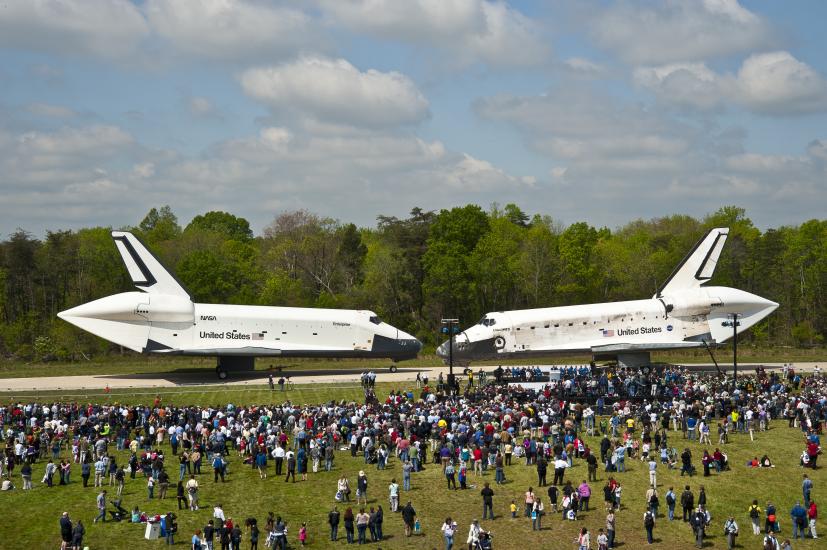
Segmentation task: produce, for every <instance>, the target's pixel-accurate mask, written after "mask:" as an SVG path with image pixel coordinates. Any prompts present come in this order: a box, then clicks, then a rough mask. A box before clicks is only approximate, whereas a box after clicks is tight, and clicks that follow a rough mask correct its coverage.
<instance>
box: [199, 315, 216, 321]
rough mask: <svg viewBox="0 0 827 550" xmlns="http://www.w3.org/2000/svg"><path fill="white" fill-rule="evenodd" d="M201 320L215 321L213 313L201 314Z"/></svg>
mask: <svg viewBox="0 0 827 550" xmlns="http://www.w3.org/2000/svg"><path fill="white" fill-rule="evenodd" d="M201 320H202V321H215V315H202V316H201Z"/></svg>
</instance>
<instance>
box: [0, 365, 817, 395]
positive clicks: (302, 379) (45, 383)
mask: <svg viewBox="0 0 827 550" xmlns="http://www.w3.org/2000/svg"><path fill="white" fill-rule="evenodd" d="M817 365H819V363H817V362H815V363H794V364H793V366H794V367H795V369H796V370H799V371H804V372H808V371H812V370H813V369H814V368H815V367H816V366H817ZM756 366H757V364H755V363H744V364H741V365H738V372H739V373H740V374H751V373H753V372H754V369H755V367H756ZM764 366H765V368H767V369H780V368H782V367H783V363H765V364H764ZM825 366H827V365H825V363H822V364H821V368H822V369H824V367H825ZM543 367H545V366H543ZM689 367H690V368H692V369H693V370H699V371H702V372H715V365H713V364H711V363H710V364H697V365H689ZM720 367H721V369H722V370H724V371H725V372H726V373H727V374H728V375H731V374H732V365H725V364H720ZM496 368H497V367H496V366H484V367H477V366H474V367H473V369H474V371H478V370H479V369H484V370H487V371H492V370H494V369H496ZM362 372H363V370H361V369H316V370H290V369H285V370H284V371H283V372H281V373H280V372H276V371H273V372H272V374H273V379H274V381H278V379H279V377H280V376H289V377H290V379H291V380H292V381H293V383H295V384H332V383H352V382H359V380H360V376H361V374H362ZM374 372H376V375H377V377H376V379H377V381H378V382H404V381H413V380H415V379H416V373H417V372H420V373H422V376H425V375H427V376H428V378H430V379H431V380H436V379H437V377H438V376H439V373H440V372H442V374H443V376H447V374H448V367H435V368H422V369H416V368H399V370H398V371H397V372H390V371H389V370H388V369H375V370H374ZM454 372H455V373H456V374H459V375H461V374H462V368H460V367H456V366H455V367H454ZM268 374H270V373H269V372H268V371H254V372H243V373H234V374H232V375H231V378H229V379H228V380H225V381H219V380H218V379H217V378H216V375H215V371H214V370H212V369H203V371H197V372H185V373H177V372H175V373H172V372H171V373H151V374H100V375H87V376H55V377H48V378H47V377H39V378H6V379H0V392H17V393H23V392H37V391H53V390H92V389H99V390H102V389H105V388H110V389H116V388H186V387H193V386H258V385H262V384H267V377H268Z"/></svg>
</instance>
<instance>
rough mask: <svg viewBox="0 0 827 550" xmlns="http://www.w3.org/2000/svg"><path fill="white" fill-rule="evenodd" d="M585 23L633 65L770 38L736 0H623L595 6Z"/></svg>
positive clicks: (725, 50)
mask: <svg viewBox="0 0 827 550" xmlns="http://www.w3.org/2000/svg"><path fill="white" fill-rule="evenodd" d="M591 27H592V29H591V30H592V36H593V37H594V39H595V40H596V41H597V42H598V43H599V44H601V45H602V46H603V47H604V48H605V49H606V50H607V51H608V52H609V53H612V54H614V55H617V56H618V57H620V58H621V59H623V60H624V61H626V62H629V63H632V64H635V65H660V64H667V63H676V62H688V61H700V60H705V59H708V58H710V57H716V56H724V55H730V54H734V53H739V52H744V51H750V50H754V49H757V48H762V49H765V48H767V47H768V46H771V45H772V43H773V42H774V36H773V33H772V31H771V29H770V26H769V24H768V23H767V22H766V21H764V20H763V19H762V18H761V17H759V16H757V15H755V14H754V13H752V12H751V11H749V10H747V9H746V8H744V7H743V6H741V5H740V4H739V3H738V1H737V0H703V1H698V0H667V1H665V2H655V3H652V2H642V1H636V0H624V1H621V2H619V3H617V4H615V5H613V6H611V7H609V8H607V9H606V8H602V9H598V10H597V11H596V13H595V17H594V19H593V21H592V25H591Z"/></svg>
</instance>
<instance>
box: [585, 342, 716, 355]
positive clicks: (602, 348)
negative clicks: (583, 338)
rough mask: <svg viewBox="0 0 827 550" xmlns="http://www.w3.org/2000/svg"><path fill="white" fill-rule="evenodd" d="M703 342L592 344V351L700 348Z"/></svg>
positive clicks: (611, 351)
mask: <svg viewBox="0 0 827 550" xmlns="http://www.w3.org/2000/svg"><path fill="white" fill-rule="evenodd" d="M703 346H704V343H703V342H695V341H681V342H652V343H648V344H647V343H635V344H631V343H620V344H606V345H604V346H592V347H591V351H592V353H618V352H620V353H623V352H636V351H669V350H673V349H684V348H701V347H703Z"/></svg>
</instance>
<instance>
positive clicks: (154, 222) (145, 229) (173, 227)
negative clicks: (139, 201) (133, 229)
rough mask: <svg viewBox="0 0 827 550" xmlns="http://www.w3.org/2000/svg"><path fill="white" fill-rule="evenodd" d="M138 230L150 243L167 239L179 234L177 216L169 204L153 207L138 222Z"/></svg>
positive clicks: (179, 227) (179, 228)
mask: <svg viewBox="0 0 827 550" xmlns="http://www.w3.org/2000/svg"><path fill="white" fill-rule="evenodd" d="M138 230H139V231H140V232H141V233H142V234H143V236H144V237H146V239H147V241H149V242H150V243H158V242H161V241H169V240H172V239H175V238H176V237H178V236H179V235H181V226H180V225H178V217H177V216H176V215H175V214H174V213H173V212H172V209H171V208H170V207H169V205H166V206H162V207H161V208H160V209H158V208H154V207H153V208H152V209H151V210H150V211H149V212H147V214H146V216H144V219H143V220H141V223H139V224H138Z"/></svg>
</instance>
